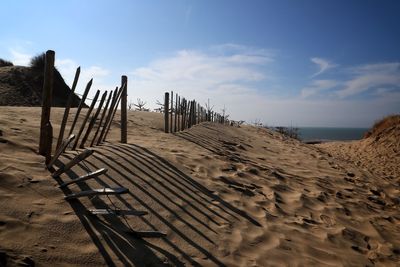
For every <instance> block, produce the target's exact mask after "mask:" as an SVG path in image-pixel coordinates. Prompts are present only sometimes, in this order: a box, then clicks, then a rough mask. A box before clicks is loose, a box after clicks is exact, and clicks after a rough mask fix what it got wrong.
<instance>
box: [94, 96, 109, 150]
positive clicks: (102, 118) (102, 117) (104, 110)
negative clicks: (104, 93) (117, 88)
mask: <svg viewBox="0 0 400 267" xmlns="http://www.w3.org/2000/svg"><path fill="white" fill-rule="evenodd" d="M112 95H113V91H111V92H110V95H109V96H108V99H107V103H106V106H105V107H104V109H103V114H101V119H100V122H99V126H98V127H97V130H96V133H95V134H94V137H93V139H92V142H90V146H93V145H94V142H96V137H97V135H98V134H99V132H100V128H101V125H102V123H103V120H104V117H105V115H106V113H107V110H108V105H109V104H110V101H111V98H112Z"/></svg>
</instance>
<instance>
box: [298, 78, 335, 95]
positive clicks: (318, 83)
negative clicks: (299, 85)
mask: <svg viewBox="0 0 400 267" xmlns="http://www.w3.org/2000/svg"><path fill="white" fill-rule="evenodd" d="M336 85H337V81H334V80H315V81H313V82H312V83H311V85H309V86H307V87H305V88H303V89H302V90H301V92H300V95H301V97H302V98H307V97H310V96H313V95H317V94H319V93H320V92H321V91H326V90H328V89H331V88H333V87H335V86H336Z"/></svg>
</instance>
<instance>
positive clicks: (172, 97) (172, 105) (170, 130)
mask: <svg viewBox="0 0 400 267" xmlns="http://www.w3.org/2000/svg"><path fill="white" fill-rule="evenodd" d="M173 110H174V92H173V91H171V120H170V122H169V132H170V133H172V116H173V114H174V113H173Z"/></svg>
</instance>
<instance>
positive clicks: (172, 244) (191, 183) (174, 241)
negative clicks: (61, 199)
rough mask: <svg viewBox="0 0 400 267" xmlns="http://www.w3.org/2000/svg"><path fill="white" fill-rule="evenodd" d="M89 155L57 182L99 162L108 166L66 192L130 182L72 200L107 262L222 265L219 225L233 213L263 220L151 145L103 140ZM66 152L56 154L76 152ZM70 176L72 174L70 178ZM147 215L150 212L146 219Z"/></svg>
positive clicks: (233, 216) (234, 217) (230, 222)
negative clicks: (115, 191)
mask: <svg viewBox="0 0 400 267" xmlns="http://www.w3.org/2000/svg"><path fill="white" fill-rule="evenodd" d="M94 150H95V153H94V154H93V156H91V157H90V158H88V159H86V160H85V161H84V162H82V163H81V164H79V165H78V166H75V167H74V168H73V171H69V172H67V173H66V174H64V175H62V176H61V178H56V180H57V182H58V183H59V184H61V183H63V182H65V181H68V180H70V179H76V178H77V177H78V176H79V175H82V174H84V173H87V172H90V171H94V170H97V169H100V168H107V169H108V172H107V173H106V174H104V175H101V176H99V177H97V178H94V179H91V180H89V181H87V182H81V183H78V184H76V185H73V186H69V188H63V189H62V190H63V192H64V194H66V195H67V194H70V193H72V191H71V189H73V191H74V192H79V191H81V190H90V189H93V188H102V187H125V188H128V189H129V191H130V192H129V193H128V194H124V195H117V196H102V197H95V198H92V199H89V200H88V199H87V198H86V199H79V200H70V201H69V203H70V205H71V207H72V208H73V210H74V212H75V213H76V215H77V216H78V218H79V220H80V221H81V223H82V225H83V226H84V228H85V229H86V231H87V233H88V234H89V236H90V237H91V239H92V241H93V243H94V244H95V245H96V246H97V248H98V249H99V251H100V253H101V255H102V256H103V258H104V260H105V262H106V264H107V265H109V266H116V265H120V264H123V265H125V266H149V265H151V266H160V265H174V266H183V265H185V264H186V263H190V264H191V265H194V266H200V264H199V262H198V260H197V259H201V260H207V261H211V262H212V263H213V264H215V265H217V266H225V265H224V264H223V263H222V262H221V261H220V260H219V259H217V257H216V256H215V255H214V254H215V253H214V252H215V251H217V250H218V246H217V244H218V242H217V241H218V231H219V230H220V228H221V227H223V226H224V227H225V226H228V227H231V226H232V225H233V223H234V222H235V221H239V220H247V221H248V222H250V223H251V224H253V225H255V226H260V224H259V223H258V222H257V221H256V220H254V219H253V218H251V217H250V216H249V215H248V214H247V213H246V212H244V211H242V210H240V209H238V208H235V207H234V206H232V205H231V204H229V203H228V202H226V201H224V200H223V199H222V198H220V197H219V196H218V195H217V194H215V193H214V192H212V191H210V190H208V189H207V188H206V187H205V186H203V185H202V184H200V183H199V182H197V181H196V180H194V179H193V178H191V177H190V176H188V175H186V174H185V173H183V172H182V171H181V170H179V169H178V168H177V167H175V166H174V165H172V164H171V163H170V162H168V161H167V160H165V159H164V158H162V157H160V156H159V155H157V154H155V153H153V152H151V151H150V150H148V149H146V148H143V147H140V146H137V145H133V144H125V145H124V144H118V145H103V146H100V147H96V148H94ZM73 156H74V155H73V154H72V153H66V154H64V156H63V157H62V158H61V159H60V161H58V162H57V166H61V165H62V162H61V161H64V162H67V161H68V160H70V159H72V158H73ZM67 177H68V178H67ZM116 207H118V208H122V209H124V210H135V209H136V208H138V209H140V210H144V211H147V212H148V213H149V214H148V215H146V216H144V217H133V218H132V217H130V216H129V218H128V216H115V215H97V216H94V215H89V214H88V213H87V209H89V208H97V209H105V208H106V209H115V208H116ZM147 218H148V219H147ZM131 225H134V228H135V230H139V229H138V228H140V230H150V231H163V232H166V233H167V237H163V238H161V239H160V238H157V239H147V238H146V239H141V238H137V237H135V236H133V235H131V234H130V231H131V230H132V228H131Z"/></svg>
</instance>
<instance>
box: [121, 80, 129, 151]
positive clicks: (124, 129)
mask: <svg viewBox="0 0 400 267" xmlns="http://www.w3.org/2000/svg"><path fill="white" fill-rule="evenodd" d="M124 85H125V86H124ZM121 87H123V90H122V95H121V143H123V144H126V143H127V139H128V136H127V133H128V114H127V110H126V109H127V105H128V77H127V76H125V75H123V76H122V77H121Z"/></svg>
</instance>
